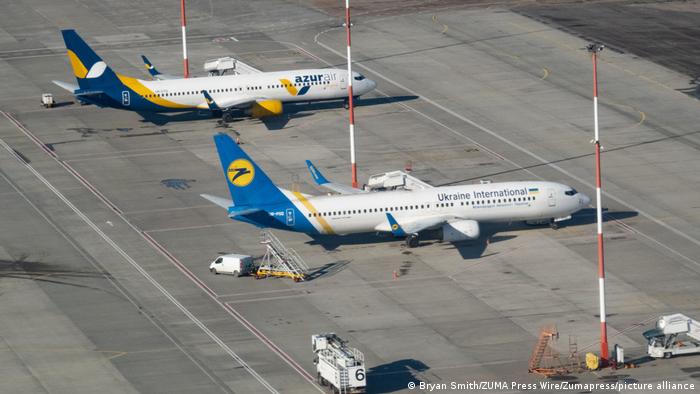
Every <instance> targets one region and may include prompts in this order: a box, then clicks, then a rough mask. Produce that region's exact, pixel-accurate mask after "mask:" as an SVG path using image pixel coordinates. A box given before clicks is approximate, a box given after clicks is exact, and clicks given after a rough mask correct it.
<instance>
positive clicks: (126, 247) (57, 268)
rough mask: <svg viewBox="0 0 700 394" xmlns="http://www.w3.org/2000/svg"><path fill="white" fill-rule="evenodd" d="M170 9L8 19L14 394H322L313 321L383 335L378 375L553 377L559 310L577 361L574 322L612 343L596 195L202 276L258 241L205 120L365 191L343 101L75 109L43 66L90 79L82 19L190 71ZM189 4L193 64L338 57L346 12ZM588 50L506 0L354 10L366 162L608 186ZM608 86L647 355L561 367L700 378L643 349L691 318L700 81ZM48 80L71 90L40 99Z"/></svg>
mask: <svg viewBox="0 0 700 394" xmlns="http://www.w3.org/2000/svg"><path fill="white" fill-rule="evenodd" d="M157 3H158V2H157ZM162 3H163V4H155V5H154V4H149V5H133V4H132V5H131V6H130V7H125V8H116V7H111V6H109V5H107V4H105V3H102V2H85V5H86V6H85V7H75V6H74V5H70V6H69V5H66V4H64V3H63V2H50V3H49V2H46V3H41V2H39V3H34V2H31V3H30V2H18V3H16V4H13V5H12V7H10V8H9V9H8V12H6V13H3V15H2V16H1V17H0V84H2V86H3V87H5V89H4V91H5V94H4V95H3V97H2V98H0V110H2V113H0V140H1V141H2V143H1V144H0V145H2V146H0V164H2V166H1V169H2V172H1V173H0V175H1V177H0V184H2V189H0V199H1V200H2V207H3V208H4V209H3V211H4V213H3V220H2V232H1V234H2V235H1V236H0V263H1V264H2V266H1V267H0V269H1V271H0V275H2V276H0V294H2V295H1V297H2V299H3V302H2V303H0V309H1V310H2V316H5V317H7V318H5V319H2V322H0V330H1V332H0V338H1V339H2V342H0V346H2V351H0V358H1V359H2V363H1V364H0V365H1V366H2V368H3V370H5V371H7V373H8V374H11V376H13V377H14V378H13V379H11V380H3V382H2V383H0V384H1V385H2V386H0V391H10V392H20V391H21V392H42V391H46V392H94V391H95V389H96V388H97V389H100V390H107V391H115V392H132V391H137V392H178V391H179V392H195V391H196V392H220V391H223V392H240V393H252V392H284V393H308V392H317V391H319V390H321V389H320V388H319V387H318V386H316V385H315V384H314V383H313V380H314V378H315V370H314V366H313V363H312V354H311V349H310V340H309V339H310V336H311V335H312V334H315V333H320V332H328V331H332V332H336V333H338V334H339V335H340V336H342V337H344V338H346V339H349V340H350V344H351V345H352V346H355V347H358V348H359V349H360V350H361V351H363V352H364V353H365V356H366V358H367V367H368V381H369V390H368V391H369V392H373V393H387V392H403V391H405V392H408V391H410V390H408V388H407V387H408V384H409V383H410V382H413V383H416V384H419V385H420V383H421V382H423V383H424V384H425V383H431V384H443V383H444V384H447V385H449V384H450V383H451V382H459V383H463V382H465V381H482V380H484V381H507V382H518V383H522V384H537V383H539V382H540V381H541V379H540V378H538V377H537V376H535V375H531V374H528V372H527V363H528V359H529V357H530V354H531V352H532V349H533V347H534V345H535V341H536V338H537V336H538V333H539V330H540V329H541V328H542V327H543V326H544V325H546V324H556V326H557V327H558V329H559V332H560V339H559V341H558V343H557V344H556V348H557V349H558V350H559V351H560V352H561V353H562V358H564V359H566V356H567V354H568V352H569V349H570V343H569V341H570V340H571V342H573V343H575V344H576V348H577V350H578V353H579V355H580V357H581V359H582V358H583V355H584V354H585V353H586V352H589V351H596V352H597V349H598V343H597V341H598V329H599V323H598V316H597V313H598V299H597V296H598V289H597V263H596V245H595V223H594V222H595V215H594V210H593V209H592V208H591V209H586V210H584V211H582V212H580V213H579V214H577V215H575V216H574V218H573V219H572V220H571V221H569V222H566V223H565V224H564V225H563V226H562V227H561V228H560V229H558V230H552V229H550V228H548V227H546V228H545V227H529V226H525V225H523V224H520V223H511V224H497V225H494V224H486V225H484V226H483V228H482V233H483V234H484V236H483V237H482V239H480V240H479V241H477V242H471V243H463V244H450V243H442V242H439V241H437V240H434V239H429V238H426V239H424V240H423V241H422V244H421V246H420V247H419V248H416V249H406V248H405V247H404V246H403V243H402V241H401V240H395V239H392V238H391V237H375V236H374V235H366V236H365V235H358V236H346V237H321V238H316V239H314V238H310V237H308V236H306V235H303V234H295V233H285V232H276V234H277V236H278V237H280V239H282V240H283V241H284V243H285V244H286V245H288V246H291V247H293V248H294V249H295V250H296V251H297V252H298V253H299V254H300V255H301V256H302V257H303V258H304V259H305V260H306V261H307V263H308V264H309V266H310V267H311V269H312V273H313V274H312V280H309V281H307V282H305V283H293V282H289V281H285V280H275V279H268V280H254V279H252V278H246V277H242V278H233V277H228V276H222V275H218V276H215V275H212V274H210V273H209V271H208V269H207V266H208V262H209V261H211V260H213V259H214V258H215V257H216V256H217V255H218V254H219V253H224V252H236V253H247V254H251V255H254V256H260V255H262V253H263V252H264V249H263V247H262V245H260V244H259V233H258V230H257V229H255V228H253V227H251V226H249V225H246V224H244V223H239V222H233V221H231V220H229V219H228V218H227V216H226V212H225V211H224V210H222V209H221V208H219V207H216V206H213V205H212V204H210V203H209V202H208V201H206V200H204V199H202V198H201V197H200V196H199V194H200V193H210V194H215V195H220V196H226V194H227V190H226V187H225V183H224V181H223V178H222V176H221V169H220V168H219V163H218V158H217V157H216V152H215V149H214V146H213V143H212V139H211V137H212V135H214V133H216V132H226V133H230V134H231V135H236V136H239V137H240V138H241V140H242V142H243V147H244V148H245V149H246V151H247V152H248V153H249V154H250V155H251V157H253V158H255V160H256V161H257V162H258V164H259V165H260V166H261V167H262V168H263V169H264V170H265V171H266V172H267V173H268V174H269V175H270V177H271V178H272V179H273V180H274V181H275V182H277V183H278V184H279V185H280V186H282V187H286V188H297V189H299V190H301V191H303V192H307V193H323V192H324V191H322V190H319V189H318V188H317V187H316V186H315V185H314V184H313V182H312V180H311V178H310V176H309V175H308V172H307V170H306V166H305V164H304V159H310V160H313V161H314V162H315V164H316V165H317V166H318V167H319V169H321V170H322V171H323V172H324V174H325V175H326V177H328V178H331V179H333V180H336V181H339V182H345V183H349V171H348V164H347V163H348V161H349V150H348V140H347V123H346V122H347V112H346V111H345V110H344V109H343V108H342V103H320V104H298V105H289V106H287V108H286V110H287V115H286V116H284V117H282V118H279V119H273V120H268V121H265V122H262V121H260V120H255V119H241V120H238V121H236V122H232V123H219V122H217V120H215V119H210V118H208V117H206V116H198V115H187V116H181V115H153V116H147V117H146V118H143V117H141V116H139V115H138V114H136V113H132V112H124V111H117V110H111V109H99V108H96V107H93V106H80V105H78V104H76V103H75V102H74V101H75V100H74V99H73V98H72V97H71V96H70V95H69V94H68V93H67V92H64V91H61V90H60V89H59V88H58V87H56V86H54V85H53V84H51V82H50V81H51V80H52V79H59V80H64V81H71V82H72V76H71V72H70V69H69V63H68V60H67V58H66V56H65V52H64V48H63V46H62V42H61V40H60V34H59V32H58V28H67V27H71V28H76V29H77V30H78V31H79V32H80V33H81V34H82V35H83V36H84V37H86V38H87V39H88V41H89V42H90V43H91V44H95V47H96V48H97V49H98V51H99V53H100V55H102V57H103V58H104V59H105V60H106V61H107V63H108V64H110V66H112V67H113V68H115V69H116V70H118V71H119V72H121V73H124V74H127V75H132V76H139V77H141V78H147V76H146V73H145V71H144V70H143V67H142V65H141V64H140V57H139V55H140V54H142V53H143V54H145V55H147V56H148V57H149V58H150V60H151V61H153V62H154V63H155V64H156V66H157V67H158V68H159V69H160V70H161V71H162V72H167V73H172V74H177V73H179V72H181V63H180V59H179V50H180V45H179V42H178V33H179V28H178V18H177V16H178V15H177V12H176V11H177V10H175V9H168V8H164V3H165V2H162ZM71 4H72V3H71ZM190 8H191V9H188V12H189V16H190V26H191V27H190V32H189V33H190V36H191V38H192V40H191V41H190V45H189V50H190V64H191V65H192V71H193V72H194V73H195V74H201V71H200V70H199V67H200V65H201V64H202V63H203V62H204V61H205V60H206V59H209V58H214V57H217V56H222V55H234V56H236V57H238V58H240V59H241V60H243V61H245V62H246V63H248V64H251V65H253V66H255V67H258V68H260V69H262V70H265V71H269V70H281V69H285V68H298V67H322V66H327V65H336V66H339V67H342V66H343V62H344V59H343V58H342V55H343V54H344V41H343V40H344V36H343V31H342V29H341V28H339V26H338V17H337V15H336V14H334V13H333V12H330V11H329V10H327V9H324V8H322V7H320V8H319V7H315V6H314V4H312V3H311V2H277V1H272V2H234V4H230V3H229V2H227V3H226V4H220V3H219V2H209V3H206V2H194V3H193V4H191V5H190ZM67 10H72V11H67ZM585 44H586V41H584V40H582V39H581V38H578V37H576V36H572V35H569V34H567V33H565V32H563V31H561V30H558V29H554V28H552V27H550V26H548V25H544V24H541V23H539V22H537V21H534V20H532V19H528V18H527V17H525V16H522V15H519V14H516V13H512V12H510V11H508V10H506V9H500V8H488V9H467V8H463V7H460V6H454V5H450V4H448V5H444V7H440V8H435V9H428V10H426V9H424V8H420V9H415V10H410V9H409V10H403V11H402V12H401V13H400V14H397V13H388V14H386V13H383V14H382V15H378V16H372V15H371V14H363V15H361V16H360V17H358V18H357V19H356V20H355V26H354V31H353V57H354V58H355V60H356V61H357V62H358V63H357V64H356V68H355V70H356V71H359V72H362V73H363V74H365V75H366V76H368V77H369V78H372V79H374V80H375V81H377V82H378V89H377V91H375V92H373V93H371V94H369V95H367V96H366V97H363V98H361V99H360V100H359V103H358V107H357V108H356V117H357V122H356V123H357V131H358V133H357V134H358V139H357V143H358V145H357V146H358V164H359V166H358V168H359V171H360V179H362V180H365V179H367V177H368V176H369V175H371V174H375V173H380V172H384V171H388V170H393V169H402V168H404V167H405V166H407V165H409V164H410V165H411V167H412V168H413V174H414V175H415V176H417V177H419V178H421V179H423V180H425V181H427V182H430V183H432V184H434V185H443V184H455V183H472V182H478V181H479V180H480V179H490V180H493V181H501V180H525V179H547V180H552V181H559V182H563V183H566V184H569V185H572V186H573V187H575V188H576V189H578V190H581V191H583V192H585V193H587V194H589V195H593V194H594V193H593V189H592V185H593V181H594V178H593V174H594V173H593V169H594V161H593V156H592V152H593V147H592V145H591V144H590V140H591V139H592V119H591V118H592V104H591V99H590V84H591V76H590V74H591V67H590V58H589V55H588V54H587V53H586V52H585V51H584V50H582V49H581V48H583V47H584V46H585ZM600 78H601V91H600V96H601V101H600V102H601V118H600V120H601V135H602V140H603V145H604V147H605V151H604V154H603V163H604V166H605V174H604V181H605V184H604V189H605V195H604V206H605V208H606V209H607V211H606V222H605V224H604V230H605V234H606V238H605V239H606V258H607V295H608V313H609V315H608V323H609V324H608V327H609V338H610V343H611V344H620V345H621V346H623V347H624V348H625V350H626V354H627V357H628V358H629V359H638V360H639V361H640V367H639V368H637V369H630V370H622V371H611V370H603V371H599V372H596V373H575V374H574V373H572V374H570V375H568V376H566V377H565V378H564V379H565V380H567V381H570V382H579V383H611V382H612V383H614V382H618V381H619V382H635V381H636V382H640V383H654V384H656V383H657V382H661V381H664V380H667V381H671V382H678V383H694V384H696V387H697V385H698V384H700V376H698V373H697V368H696V367H695V365H696V362H695V361H696V360H695V358H693V357H683V358H674V359H670V360H648V359H645V358H644V354H645V352H646V344H645V342H644V338H643V337H642V336H641V332H642V331H644V330H645V329H648V328H650V327H651V325H652V324H653V321H654V319H655V318H657V317H658V316H660V315H662V314H668V313H674V312H683V313H685V314H688V315H689V316H694V317H700V308H698V304H697V299H698V295H699V293H700V289H698V287H697V286H696V283H697V281H698V279H699V277H700V260H699V259H698V256H700V230H699V229H700V226H699V224H700V214H699V213H698V212H700V211H698V206H697V205H698V204H697V198H696V197H695V196H697V195H698V192H700V190H699V189H700V178H699V177H700V176H699V175H698V174H700V171H698V170H699V169H700V161H698V160H697V150H698V147H700V136H698V133H697V130H696V125H697V124H698V120H699V119H698V115H697V113H698V111H697V106H698V102H697V100H695V99H693V98H692V97H690V96H688V95H686V94H683V93H682V91H683V90H684V89H692V87H693V86H692V84H691V83H690V82H689V79H688V76H687V75H683V74H679V73H678V72H677V71H672V70H670V69H667V68H665V67H663V66H660V65H657V64H654V63H651V62H649V61H647V60H644V59H640V58H637V57H634V56H631V55H629V54H626V53H616V52H613V51H606V52H604V53H603V55H602V59H601V63H600ZM45 91H50V92H52V93H54V94H55V96H56V98H57V101H58V102H59V106H57V107H56V108H53V109H50V110H46V109H43V108H41V107H40V106H39V98H40V94H41V93H42V92H45ZM496 391H507V392H520V391H525V390H523V389H522V388H517V387H514V388H513V389H509V390H496ZM540 391H541V392H550V391H551V392H554V391H555V390H540ZM596 392H606V391H605V390H598V391H596Z"/></svg>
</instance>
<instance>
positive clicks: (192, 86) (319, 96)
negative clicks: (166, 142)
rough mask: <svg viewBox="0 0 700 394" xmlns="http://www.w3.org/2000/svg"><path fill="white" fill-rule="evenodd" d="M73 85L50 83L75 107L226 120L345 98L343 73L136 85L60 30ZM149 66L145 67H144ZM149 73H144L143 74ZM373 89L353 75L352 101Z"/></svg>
mask: <svg viewBox="0 0 700 394" xmlns="http://www.w3.org/2000/svg"><path fill="white" fill-rule="evenodd" d="M61 33H62V34H63V40H64V42H65V44H66V49H67V51H68V58H69V60H70V63H71V67H72V68H73V73H74V74H75V77H76V79H77V80H78V84H77V85H74V84H70V83H66V82H61V81H53V82H54V83H55V84H56V85H58V86H60V87H62V88H63V89H66V90H68V91H69V92H71V93H73V94H74V95H75V96H76V97H77V98H78V99H79V100H80V101H81V102H84V103H89V104H94V105H97V106H100V107H112V108H118V109H124V110H131V111H137V112H184V111H197V110H209V111H211V112H212V114H223V115H224V116H230V112H231V111H233V110H242V111H244V112H245V113H246V114H248V115H251V116H253V117H257V118H262V117H265V116H274V115H280V114H282V111H283V108H282V103H285V102H299V101H301V102H308V101H322V100H339V99H344V98H346V97H347V95H348V93H347V80H346V78H347V71H345V70H341V69H305V70H290V71H277V72H255V73H251V74H246V75H222V76H211V77H199V78H178V79H167V78H162V79H158V80H152V81H147V80H142V79H138V78H133V77H128V76H126V75H122V74H119V73H116V72H114V71H113V70H112V69H111V68H110V67H109V66H108V65H107V64H106V63H105V62H104V61H103V60H102V58H100V57H99V56H98V55H97V54H96V53H95V52H94V51H93V50H92V48H90V46H89V45H88V44H87V43H86V42H85V41H83V39H82V38H81V37H80V36H79V35H78V33H76V32H75V30H62V31H61ZM148 65H150V64H148V63H147V66H148ZM149 71H150V69H149ZM376 86H377V84H376V83H375V82H374V81H372V80H370V79H367V78H365V77H364V76H363V75H362V74H359V73H353V95H354V96H360V95H363V94H365V93H367V92H369V91H371V90H373V89H374V88H375V87H376Z"/></svg>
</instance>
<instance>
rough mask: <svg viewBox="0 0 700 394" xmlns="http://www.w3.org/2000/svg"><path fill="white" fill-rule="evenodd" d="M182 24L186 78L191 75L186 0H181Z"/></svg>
mask: <svg viewBox="0 0 700 394" xmlns="http://www.w3.org/2000/svg"><path fill="white" fill-rule="evenodd" d="M180 25H181V26H182V60H183V67H184V68H185V71H184V74H183V75H184V76H185V78H189V77H190V64H189V63H188V62H187V18H185V0H180Z"/></svg>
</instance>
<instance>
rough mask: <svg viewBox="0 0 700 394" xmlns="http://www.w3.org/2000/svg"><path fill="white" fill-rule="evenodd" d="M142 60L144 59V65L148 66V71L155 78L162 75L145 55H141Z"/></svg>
mask: <svg viewBox="0 0 700 394" xmlns="http://www.w3.org/2000/svg"><path fill="white" fill-rule="evenodd" d="M141 59H143V64H145V65H146V70H148V73H149V74H151V76H152V77H153V78H156V77H157V76H158V75H160V72H159V71H158V70H156V67H155V66H154V65H153V63H151V61H150V60H148V58H147V57H146V56H144V55H141Z"/></svg>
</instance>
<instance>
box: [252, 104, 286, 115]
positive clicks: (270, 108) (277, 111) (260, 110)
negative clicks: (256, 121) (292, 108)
mask: <svg viewBox="0 0 700 394" xmlns="http://www.w3.org/2000/svg"><path fill="white" fill-rule="evenodd" d="M248 114H249V115H250V116H252V117H254V118H264V117H266V116H277V115H282V102H281V101H279V100H262V101H257V102H255V103H253V105H252V106H251V107H250V110H249V111H248Z"/></svg>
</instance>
